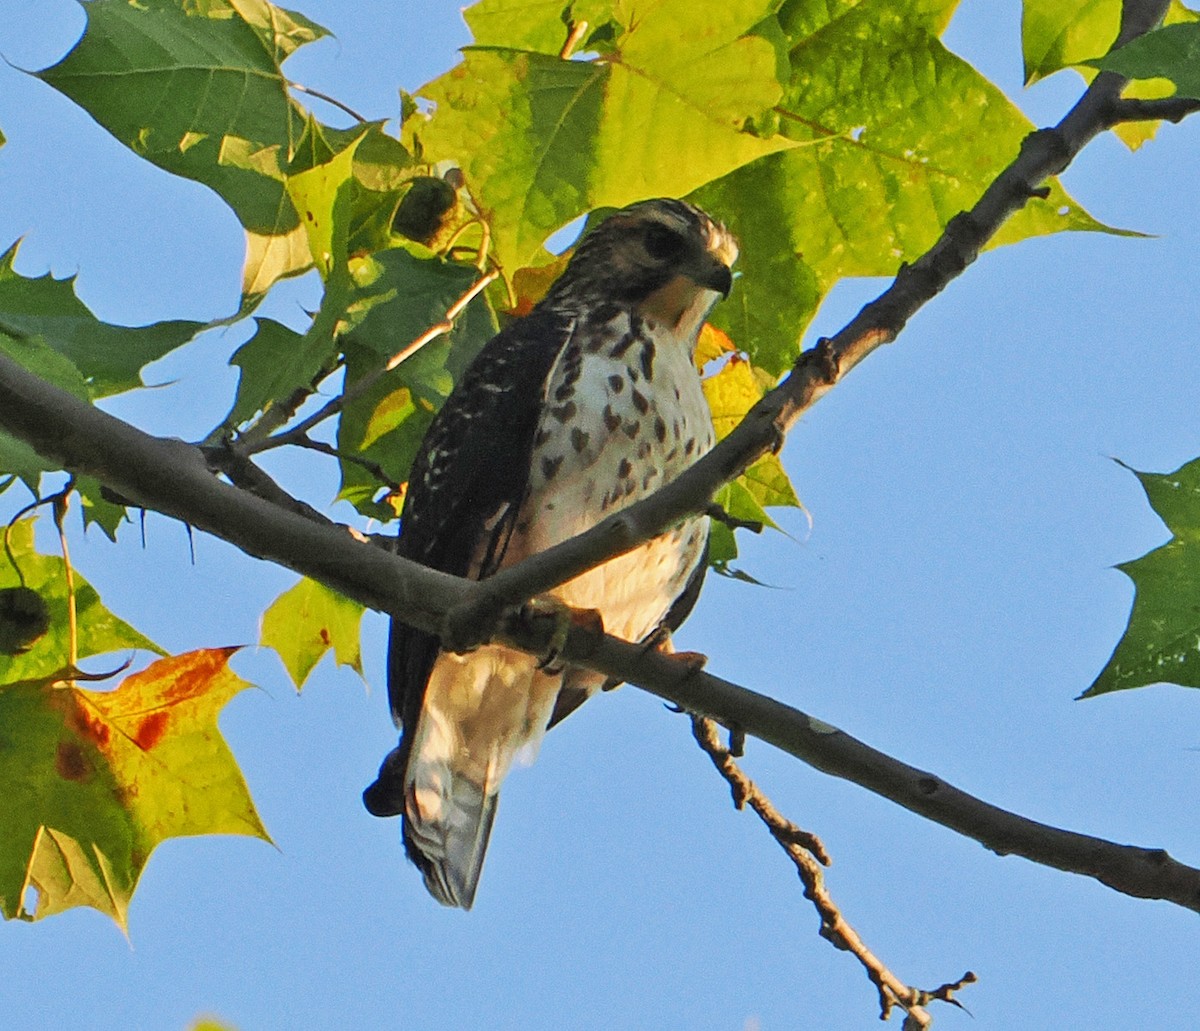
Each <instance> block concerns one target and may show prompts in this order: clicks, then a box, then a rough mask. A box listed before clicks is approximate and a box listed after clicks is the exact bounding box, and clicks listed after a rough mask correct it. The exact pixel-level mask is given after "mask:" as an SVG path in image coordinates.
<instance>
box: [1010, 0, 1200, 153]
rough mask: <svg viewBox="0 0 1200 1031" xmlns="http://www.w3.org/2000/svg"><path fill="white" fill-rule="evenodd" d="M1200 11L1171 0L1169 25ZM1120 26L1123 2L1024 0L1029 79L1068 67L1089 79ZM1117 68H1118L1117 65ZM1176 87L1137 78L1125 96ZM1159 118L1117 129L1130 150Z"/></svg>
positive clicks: (1151, 130) (1159, 93)
mask: <svg viewBox="0 0 1200 1031" xmlns="http://www.w3.org/2000/svg"><path fill="white" fill-rule="evenodd" d="M1198 18H1200V14H1198V13H1197V12H1195V11H1193V10H1191V9H1189V8H1188V7H1185V6H1184V5H1183V4H1182V3H1181V2H1180V0H1172V3H1171V5H1170V7H1168V8H1167V14H1166V17H1165V18H1164V19H1163V24H1165V25H1177V24H1184V23H1188V22H1194V21H1196V20H1197V19H1198ZM1120 25H1121V0H1025V4H1024V9H1023V12H1022V17H1021V45H1022V50H1023V52H1024V55H1025V83H1026V85H1029V84H1030V83H1034V82H1037V81H1038V80H1039V79H1041V78H1044V77H1045V76H1047V75H1051V74H1053V73H1054V72H1057V71H1060V70H1061V69H1063V68H1070V67H1074V68H1075V70H1076V71H1077V72H1079V74H1080V75H1082V76H1083V78H1084V81H1086V82H1091V81H1092V79H1093V78H1094V77H1095V75H1096V72H1095V71H1094V70H1093V69H1092V68H1090V67H1087V66H1086V65H1085V62H1089V61H1091V60H1092V59H1094V58H1099V57H1101V56H1102V55H1104V54H1106V53H1107V52H1108V49H1109V47H1111V46H1112V44H1113V42H1114V40H1116V38H1117V31H1118V29H1119V28H1120ZM1114 70H1117V69H1114ZM1170 94H1171V88H1170V87H1169V86H1167V85H1166V84H1165V83H1163V82H1161V81H1156V80H1146V81H1141V82H1132V83H1130V85H1129V86H1128V87H1126V89H1125V94H1124V95H1125V96H1127V97H1138V98H1141V99H1145V100H1149V99H1153V98H1156V97H1165V96H1170ZM1158 125H1159V123H1158V122H1153V121H1146V122H1123V123H1121V124H1120V125H1116V126H1114V127H1113V132H1115V133H1116V134H1117V135H1118V136H1119V137H1120V138H1121V139H1122V140H1123V141H1124V142H1125V143H1126V145H1128V146H1129V147H1130V148H1133V149H1136V148H1137V147H1139V146H1141V144H1143V143H1145V142H1146V141H1147V140H1148V139H1151V138H1152V137H1153V136H1154V133H1155V132H1156V131H1157V129H1158Z"/></svg>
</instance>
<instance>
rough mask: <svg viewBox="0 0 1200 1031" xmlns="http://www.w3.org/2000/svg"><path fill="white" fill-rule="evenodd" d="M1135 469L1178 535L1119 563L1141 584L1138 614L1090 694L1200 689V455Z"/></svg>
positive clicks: (1087, 695)
mask: <svg viewBox="0 0 1200 1031" xmlns="http://www.w3.org/2000/svg"><path fill="white" fill-rule="evenodd" d="M1127 468H1128V467H1127ZM1130 472H1132V473H1133V474H1134V475H1135V476H1136V477H1137V478H1138V479H1139V480H1140V481H1141V483H1142V487H1143V489H1144V490H1145V491H1146V497H1147V498H1148V499H1149V501H1150V504H1151V506H1152V507H1153V508H1154V511H1155V512H1157V513H1158V515H1159V516H1161V517H1162V520H1163V522H1165V523H1166V524H1167V527H1168V529H1170V531H1171V533H1172V534H1174V536H1173V537H1172V539H1171V540H1170V541H1169V542H1168V543H1166V544H1164V545H1163V546H1162V547H1161V548H1155V549H1154V550H1153V551H1151V552H1150V553H1149V554H1148V555H1143V556H1142V557H1141V558H1139V559H1135V560H1134V561H1132V562H1125V563H1123V564H1121V565H1120V566H1118V567H1117V568H1118V569H1120V570H1121V571H1122V572H1123V573H1125V574H1126V575H1127V576H1128V577H1129V578H1130V579H1131V580H1132V581H1133V583H1134V586H1135V588H1136V589H1137V594H1136V596H1135V597H1134V601H1133V612H1132V614H1131V615H1130V617H1129V625H1128V627H1126V629H1125V634H1124V636H1123V637H1122V638H1121V641H1120V643H1119V644H1118V645H1117V647H1116V650H1115V651H1114V652H1113V655H1112V658H1110V659H1109V660H1108V664H1107V665H1106V666H1105V667H1104V669H1103V671H1102V672H1101V673H1100V675H1099V676H1098V677H1097V678H1096V681H1095V683H1094V684H1092V686H1091V687H1089V688H1088V689H1087V690H1086V691H1085V692H1084V693H1083V695H1082V696H1081V697H1084V698H1090V697H1092V696H1094V695H1099V694H1107V693H1108V692H1109V691H1122V690H1125V689H1126V688H1130V687H1143V686H1145V685H1146V684H1158V683H1171V684H1182V685H1183V686H1185V687H1200V459H1195V460H1194V461H1192V462H1189V463H1188V464H1187V465H1184V466H1182V467H1181V468H1179V469H1177V470H1175V472H1173V473H1162V474H1160V473H1143V472H1138V471H1137V470H1136V469H1130Z"/></svg>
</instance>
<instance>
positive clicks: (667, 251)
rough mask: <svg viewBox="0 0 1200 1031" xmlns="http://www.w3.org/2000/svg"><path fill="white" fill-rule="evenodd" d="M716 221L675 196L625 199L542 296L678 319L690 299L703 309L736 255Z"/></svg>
mask: <svg viewBox="0 0 1200 1031" xmlns="http://www.w3.org/2000/svg"><path fill="white" fill-rule="evenodd" d="M737 253H738V248H737V243H736V242H735V241H734V239H733V237H732V236H731V235H730V233H729V232H728V231H727V230H726V228H725V227H724V226H723V225H721V224H720V223H719V222H714V221H713V220H712V219H711V218H709V217H708V215H706V214H705V213H704V212H703V211H701V210H700V209H699V208H697V207H693V206H692V205H691V204H688V203H686V202H685V201H681V200H674V199H670V198H659V199H657V200H646V201H641V202H640V203H638V204H631V205H630V206H629V207H627V208H622V209H620V210H619V211H617V212H615V213H614V214H612V215H610V216H609V217H608V218H607V219H605V220H604V221H603V222H602V223H600V225H598V226H597V227H596V228H595V229H593V230H592V231H591V232H590V233H588V235H587V236H585V237H584V239H583V241H582V242H581V243H580V245H579V247H578V248H577V250H576V251H575V254H574V256H573V257H572V258H571V261H570V263H569V264H568V265H567V268H566V270H565V271H564V272H563V274H562V275H561V276H560V277H559V279H558V281H557V282H556V283H555V284H554V286H553V287H551V289H550V292H549V294H547V296H546V299H545V301H544V302H543V303H545V304H549V305H552V306H555V307H559V306H567V307H576V308H579V307H583V306H586V305H589V304H597V303H602V302H606V301H607V302H612V301H616V302H618V303H625V304H630V305H633V306H635V307H637V308H638V309H639V310H642V312H643V313H644V314H646V315H649V316H651V317H655V318H658V319H663V320H668V321H670V322H672V323H677V322H678V321H679V319H680V317H681V316H682V314H683V313H686V312H687V311H689V310H691V308H692V307H693V306H694V302H695V301H701V302H702V303H703V307H704V310H705V311H707V310H708V308H709V307H711V306H712V304H713V303H714V302H715V301H716V299H717V297H718V295H719V296H722V297H725V296H728V294H729V289H730V287H731V286H732V284H733V276H732V273H731V272H730V267H731V266H732V265H733V262H734V260H735V259H736V258H737Z"/></svg>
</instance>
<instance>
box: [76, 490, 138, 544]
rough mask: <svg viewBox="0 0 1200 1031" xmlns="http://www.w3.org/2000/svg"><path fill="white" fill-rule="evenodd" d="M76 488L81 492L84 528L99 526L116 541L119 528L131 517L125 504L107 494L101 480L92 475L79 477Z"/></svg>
mask: <svg viewBox="0 0 1200 1031" xmlns="http://www.w3.org/2000/svg"><path fill="white" fill-rule="evenodd" d="M75 489H76V490H77V491H78V492H79V502H80V506H81V507H82V509H83V528H84V529H85V530H86V529H87V528H88V527H89V526H99V527H100V529H101V530H102V531H103V532H104V535H105V536H106V537H107V538H108V539H109V540H110V541H115V540H116V539H117V530H118V528H119V527H120V526H121V524H122V523H124V522H126V521H128V519H129V513H128V512H127V510H126V508H125V506H124V505H119V504H117V503H116V502H115V501H113V500H112V496H111V495H106V492H105V489H104V487H103V485H102V484H101V483H100V481H99V480H97V479H95V478H93V477H91V476H80V477H78V478H77V480H76V481H75Z"/></svg>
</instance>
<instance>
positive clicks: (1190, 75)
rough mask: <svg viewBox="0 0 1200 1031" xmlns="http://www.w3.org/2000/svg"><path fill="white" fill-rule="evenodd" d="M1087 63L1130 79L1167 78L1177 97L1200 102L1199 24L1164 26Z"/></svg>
mask: <svg viewBox="0 0 1200 1031" xmlns="http://www.w3.org/2000/svg"><path fill="white" fill-rule="evenodd" d="M1088 63H1089V64H1092V65H1094V66H1095V67H1097V68H1102V69H1104V70H1106V71H1110V72H1117V73H1118V74H1119V75H1126V76H1128V77H1129V78H1131V79H1170V80H1171V81H1172V82H1173V83H1174V84H1175V95H1176V96H1180V97H1193V98H1196V99H1200V23H1197V22H1192V23H1190V24H1186V25H1165V26H1163V27H1162V28H1159V29H1155V30H1154V31H1152V32H1147V33H1146V34H1145V35H1144V36H1139V37H1138V38H1137V39H1135V40H1132V41H1131V42H1129V43H1126V44H1125V46H1123V47H1121V49H1120V50H1114V51H1113V52H1112V53H1111V54H1108V55H1107V56H1106V57H1102V58H1100V59H1098V60H1095V61H1089V62H1088Z"/></svg>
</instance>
